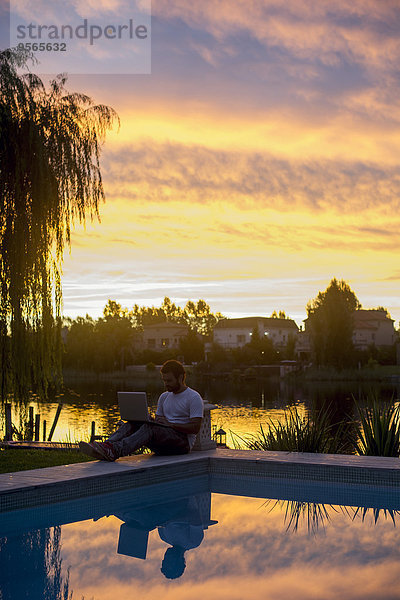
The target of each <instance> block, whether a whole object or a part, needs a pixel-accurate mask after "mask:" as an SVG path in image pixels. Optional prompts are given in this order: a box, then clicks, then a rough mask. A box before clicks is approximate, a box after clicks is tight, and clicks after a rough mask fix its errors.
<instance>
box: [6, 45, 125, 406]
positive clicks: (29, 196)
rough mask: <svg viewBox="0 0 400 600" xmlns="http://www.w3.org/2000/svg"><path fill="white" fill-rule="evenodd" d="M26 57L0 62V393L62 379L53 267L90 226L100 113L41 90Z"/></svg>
mask: <svg viewBox="0 0 400 600" xmlns="http://www.w3.org/2000/svg"><path fill="white" fill-rule="evenodd" d="M29 58H30V57H29V55H27V54H26V53H21V52H17V51H14V50H6V51H3V52H1V53H0V359H1V368H0V393H1V397H2V399H3V400H4V399H5V398H6V397H7V395H8V394H9V393H10V392H13V393H14V395H15V396H16V397H18V398H23V397H26V395H27V393H28V391H29V390H31V389H36V390H38V391H39V393H42V394H43V393H44V394H45V393H46V392H47V389H48V386H49V384H52V383H57V382H59V381H60V379H61V368H60V347H61V343H60V339H61V308H62V290H61V277H60V275H61V263H62V256H63V250H64V248H65V245H69V243H70V233H71V227H72V226H73V224H74V223H75V222H83V221H84V220H85V219H86V218H91V219H93V218H97V217H98V214H99V204H100V202H101V201H102V200H104V191H103V185H102V178H101V172H100V165H99V155H100V148H101V143H102V142H103V141H104V138H105V134H106V132H107V130H108V129H110V128H111V127H112V125H113V123H114V122H115V120H118V117H117V115H116V113H115V112H114V111H113V110H112V109H111V108H110V107H107V106H103V105H94V103H93V101H92V100H91V99H90V98H89V97H88V96H85V95H83V94H78V93H72V94H71V93H68V92H67V91H66V89H65V82H66V77H65V76H62V75H59V76H58V77H57V78H56V79H55V80H53V81H52V82H51V84H50V86H49V88H48V89H46V87H45V86H44V84H43V82H42V81H41V79H40V78H39V77H37V76H36V75H34V74H32V73H30V72H29V70H28V66H27V62H28V60H29ZM21 70H22V71H23V73H22V74H20V71H21Z"/></svg>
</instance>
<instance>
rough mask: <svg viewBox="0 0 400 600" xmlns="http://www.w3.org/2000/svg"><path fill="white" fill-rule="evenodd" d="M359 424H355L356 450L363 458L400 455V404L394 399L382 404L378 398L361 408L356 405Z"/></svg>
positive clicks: (354, 439)
mask: <svg viewBox="0 0 400 600" xmlns="http://www.w3.org/2000/svg"><path fill="white" fill-rule="evenodd" d="M356 410H357V413H358V421H359V422H358V423H357V422H356V423H355V424H354V427H355V436H354V438H353V446H354V450H355V451H356V453H357V454H359V455H361V456H395V457H398V456H399V455H400V404H399V403H398V402H395V400H394V399H393V398H392V400H391V401H390V402H382V401H379V400H378V399H377V398H373V399H372V400H370V401H369V406H366V407H365V408H361V407H360V405H359V404H358V403H356Z"/></svg>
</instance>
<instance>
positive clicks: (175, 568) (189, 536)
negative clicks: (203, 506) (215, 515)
mask: <svg viewBox="0 0 400 600" xmlns="http://www.w3.org/2000/svg"><path fill="white" fill-rule="evenodd" d="M192 499H193V498H192ZM198 516H199V517H200V515H198ZM158 535H159V536H160V538H161V539H162V541H163V542H166V543H167V544H171V546H172V547H171V548H167V549H166V551H165V554H164V558H163V561H162V565H161V573H163V575H165V577H166V578H167V579H176V578H177V577H180V576H181V575H182V573H183V571H184V570H185V567H186V561H185V552H186V550H191V549H192V548H197V546H200V544H201V542H202V541H203V538H204V531H203V526H202V525H201V524H196V523H190V522H188V521H186V522H185V521H182V520H179V521H172V522H169V523H166V524H165V525H160V526H159V527H158Z"/></svg>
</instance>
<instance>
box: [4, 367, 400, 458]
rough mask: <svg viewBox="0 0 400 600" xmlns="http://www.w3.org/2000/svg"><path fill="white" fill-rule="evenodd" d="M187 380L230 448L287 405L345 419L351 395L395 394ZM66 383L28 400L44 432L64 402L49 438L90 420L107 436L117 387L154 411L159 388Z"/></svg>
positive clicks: (356, 387) (393, 391) (135, 381)
mask: <svg viewBox="0 0 400 600" xmlns="http://www.w3.org/2000/svg"><path fill="white" fill-rule="evenodd" d="M188 384H189V385H190V386H192V387H193V388H195V389H197V390H198V391H199V392H200V393H201V394H202V396H203V398H204V399H205V400H206V401H208V402H210V403H212V404H215V405H217V407H218V408H217V409H216V410H213V411H212V413H211V414H212V424H213V426H214V427H216V428H219V427H223V429H224V430H225V431H227V432H228V437H227V442H228V446H229V447H231V448H233V447H234V444H233V440H232V438H231V436H230V434H229V432H230V431H233V432H235V433H237V434H239V435H243V434H246V433H255V432H256V431H257V430H258V429H259V425H260V423H267V422H268V421H269V419H272V420H274V421H277V420H279V419H281V418H282V416H283V413H284V410H285V409H286V408H287V407H288V406H293V405H296V406H297V407H298V409H299V410H300V412H301V411H302V412H304V414H306V413H307V411H308V410H310V409H311V408H312V407H316V408H321V407H322V406H324V404H330V405H332V406H334V409H335V410H334V414H333V415H332V416H333V418H334V419H335V420H336V421H340V420H342V419H346V418H348V415H349V414H354V400H353V398H357V399H363V398H365V397H366V396H367V395H368V394H369V393H371V391H373V392H375V393H378V394H379V396H380V397H381V398H388V399H389V398H391V397H392V395H394V396H395V397H399V396H400V393H399V389H398V387H396V384H392V383H388V384H372V383H365V384H364V385H361V384H358V383H354V382H348V383H345V382H344V383H340V382H333V383H326V382H322V383H321V382H320V383H316V382H313V383H306V382H302V383H299V382H297V383H296V382H293V381H286V380H283V379H281V380H279V379H265V380H256V381H243V382H238V383H235V382H232V381H226V380H220V379H218V378H214V379H208V378H199V379H194V378H193V377H192V378H191V377H190V376H189V377H188ZM65 386H66V389H65V391H64V392H63V393H62V394H60V395H58V396H57V397H54V398H52V399H51V401H50V402H46V403H45V402H41V401H40V399H38V398H32V401H31V402H30V404H29V405H31V406H34V409H35V414H36V413H39V414H40V416H41V422H42V423H43V420H44V419H45V420H46V421H47V433H48V432H49V430H50V427H51V424H52V422H53V419H54V416H55V413H56V410H57V406H58V403H59V402H62V403H63V409H62V411H61V415H60V419H59V421H58V424H57V427H56V429H55V432H54V436H53V441H67V440H69V441H78V440H80V439H87V438H88V437H89V436H90V431H91V423H92V421H95V423H96V433H97V434H101V435H107V434H109V433H110V432H112V431H113V430H114V429H115V427H116V423H117V421H118V420H119V412H118V407H117V391H119V390H121V391H128V390H131V391H142V390H145V391H146V392H147V393H148V398H149V404H150V407H151V409H152V410H153V411H154V410H155V408H156V405H157V399H158V397H159V395H160V394H161V392H162V391H163V389H164V388H163V385H162V382H161V380H159V378H158V375H157V374H155V376H154V377H153V378H149V377H147V378H139V377H135V378H131V379H121V380H116V379H114V380H113V379H110V380H104V381H103V380H99V379H96V378H91V379H87V380H79V379H71V378H70V379H66V380H65ZM27 414H28V408H27V406H20V405H19V406H16V405H14V406H13V423H14V424H15V425H16V426H17V428H18V429H21V423H23V421H25V420H27ZM3 427H4V423H3ZM41 439H42V437H41Z"/></svg>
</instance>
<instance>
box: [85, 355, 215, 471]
mask: <svg viewBox="0 0 400 600" xmlns="http://www.w3.org/2000/svg"><path fill="white" fill-rule="evenodd" d="M185 376H186V373H185V369H184V367H183V365H182V364H181V363H180V362H178V361H177V360H167V362H166V363H164V364H163V366H162V367H161V378H162V380H163V381H164V385H165V389H166V391H165V392H163V393H162V394H161V396H160V397H159V399H158V404H157V411H156V417H155V420H154V421H149V423H143V424H142V423H135V422H134V421H128V422H127V423H123V424H122V425H121V427H119V429H117V431H116V432H115V433H113V434H112V435H111V436H110V437H109V438H108V439H107V440H106V441H105V442H91V443H87V442H80V443H79V448H80V450H81V452H84V453H85V454H87V455H89V456H92V457H93V458H97V459H100V460H108V461H114V460H116V459H117V458H120V457H121V456H128V455H129V454H132V453H133V452H135V450H138V449H139V448H142V447H143V446H145V447H147V448H150V450H152V451H153V452H155V453H156V454H187V453H188V452H190V450H191V448H192V447H193V444H194V442H195V440H196V434H197V433H198V432H199V430H200V426H201V420H202V418H203V411H204V403H203V399H202V397H201V396H200V394H199V393H198V392H196V391H195V390H192V389H191V388H190V387H188V386H187V385H186V384H185ZM157 423H160V424H161V425H160V426H157ZM165 426H167V427H165Z"/></svg>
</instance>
